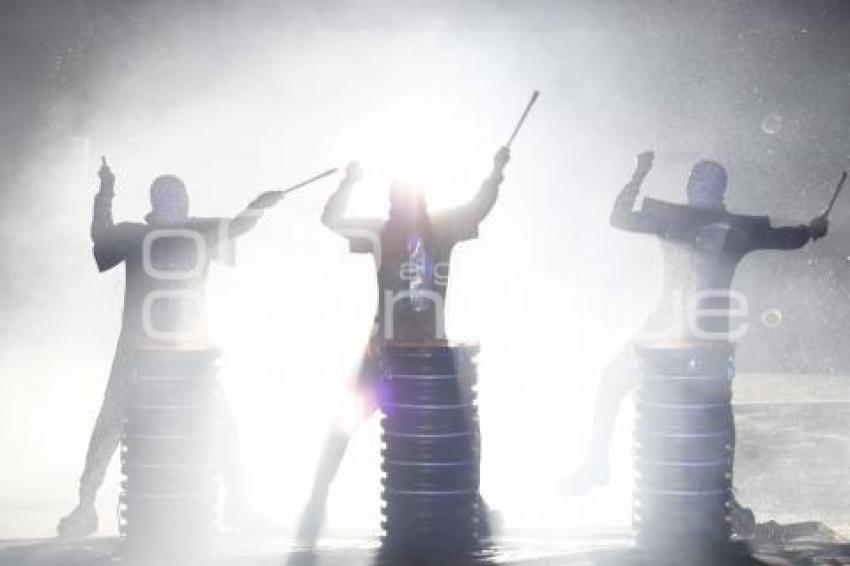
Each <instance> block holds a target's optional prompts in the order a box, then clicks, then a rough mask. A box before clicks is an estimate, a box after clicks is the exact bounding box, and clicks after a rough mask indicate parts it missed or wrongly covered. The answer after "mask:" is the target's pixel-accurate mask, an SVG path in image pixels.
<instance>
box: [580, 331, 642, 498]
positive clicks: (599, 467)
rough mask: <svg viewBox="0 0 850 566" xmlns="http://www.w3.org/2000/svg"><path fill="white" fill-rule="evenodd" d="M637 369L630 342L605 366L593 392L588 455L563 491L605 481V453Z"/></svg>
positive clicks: (606, 459)
mask: <svg viewBox="0 0 850 566" xmlns="http://www.w3.org/2000/svg"><path fill="white" fill-rule="evenodd" d="M639 371H640V368H639V365H638V359H637V356H636V354H635V353H634V346H633V344H632V343H628V344H626V346H625V347H624V348H623V349H622V350H620V352H619V353H618V354H617V356H616V357H615V358H614V360H613V361H612V362H611V363H610V364H608V366H606V368H605V370H604V371H603V373H602V379H601V381H600V383H599V388H598V390H597V392H596V403H595V407H594V413H593V424H592V428H591V432H590V446H589V447H588V454H587V456H586V457H585V459H584V461H583V462H582V464H581V465H579V467H578V468H577V469H576V470H575V471H574V472H573V473H572V475H571V476H570V477H569V478H567V480H566V481H565V482H564V485H563V488H564V491H566V492H568V493H572V494H580V493H584V492H586V491H587V490H589V489H590V488H592V487H594V486H597V485H603V484H605V483H607V481H608V474H609V470H608V453H609V450H610V446H611V436H612V435H613V433H614V424H615V422H616V420H617V414H618V413H619V410H620V404H621V402H622V401H623V399H624V398H625V397H626V395H628V394H629V393H630V392H631V390H632V389H634V386H635V384H636V382H637V377H638V372H639Z"/></svg>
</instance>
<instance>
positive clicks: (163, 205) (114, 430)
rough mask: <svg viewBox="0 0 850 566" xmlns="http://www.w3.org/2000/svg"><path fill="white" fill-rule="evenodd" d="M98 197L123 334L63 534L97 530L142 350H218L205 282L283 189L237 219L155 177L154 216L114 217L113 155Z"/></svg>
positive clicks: (233, 457)
mask: <svg viewBox="0 0 850 566" xmlns="http://www.w3.org/2000/svg"><path fill="white" fill-rule="evenodd" d="M98 175H99V176H100V191H99V192H98V193H97V195H96V196H95V198H94V214H93V218H92V225H91V237H92V241H93V242H94V250H93V251H94V257H95V261H96V263H97V267H98V269H99V270H100V271H106V270H109V269H112V268H113V267H115V266H117V265H119V264H121V263H124V265H125V269H126V283H125V290H124V312H123V320H122V326H121V334H120V336H119V339H118V346H117V349H116V352H115V359H114V361H113V363H112V371H111V373H110V376H109V383H108V385H107V387H106V394H105V396H104V399H103V405H102V406H101V409H100V414H99V415H98V417H97V421H96V423H95V426H94V430H93V431H92V436H91V441H90V443H89V448H88V454H87V455H86V464H85V469H84V471H83V474H82V477H81V478H80V500H79V504H78V505H77V507H76V508H75V509H74V510H73V511H72V512H71V514H70V515H68V516H67V517H65V518H63V519H62V520H61V521H60V522H59V527H58V531H59V534H60V535H63V536H85V535H88V534H91V533H93V532H94V531H95V530H97V525H98V518H97V513H96V511H95V496H96V494H97V490H98V489H99V488H100V486H101V484H102V483H103V478H104V475H105V473H106V469H107V467H108V465H109V461H110V460H111V458H112V455H113V454H114V453H115V449H116V448H117V447H118V444H119V442H120V440H121V435H122V427H123V423H124V419H125V412H126V405H127V399H126V396H127V391H128V379H129V378H130V377H131V376H132V374H133V363H132V356H131V355H130V353H131V352H132V351H133V350H159V351H161V350H171V349H177V350H187V349H201V350H203V349H212V345H211V344H210V342H209V339H208V336H207V334H206V324H205V320H204V288H205V285H206V275H207V270H208V267H209V261H210V259H216V260H219V261H230V260H231V259H232V249H231V247H232V244H233V240H234V239H235V238H237V237H239V236H240V235H242V234H244V233H246V232H247V231H249V230H250V229H251V228H253V227H254V225H255V224H256V223H257V220H258V219H259V217H260V215H262V212H263V210H264V209H266V208H268V207H270V206H272V205H274V204H275V203H277V201H278V200H280V198H281V194H280V192H279V191H271V192H267V193H263V194H262V195H260V196H259V197H258V198H257V199H256V200H254V201H253V202H252V203H251V204H250V205H249V206H248V208H247V209H246V210H245V211H243V212H242V213H240V214H239V215H238V216H236V217H235V218H233V219H226V218H195V217H190V216H189V197H188V194H187V191H186V187H185V185H184V184H183V182H182V181H181V180H180V179H179V178H177V177H174V176H172V175H163V176H161V177H158V178H157V179H156V180H154V182H153V184H152V185H151V189H150V197H151V207H152V210H151V212H150V213H149V214H148V215H147V216H146V217H145V222H144V223H139V222H121V223H119V224H115V223H114V222H113V220H112V199H113V197H114V196H115V192H114V185H115V176H114V175H113V173H112V171H111V170H110V169H109V167H108V166H107V165H106V161H105V160H104V163H103V166H102V167H101V169H100V171H99V173H98ZM225 413H226V418H225V421H226V422H225V423H224V436H225V438H224V441H223V443H224V446H223V452H224V459H225V462H224V479H225V483H226V487H227V490H228V497H227V505H226V507H225V517H226V519H227V518H229V519H231V520H236V519H238V518H240V517H244V511H245V506H244V499H243V495H244V494H243V490H242V472H241V468H240V458H239V455H238V441H237V438H236V430H235V426H234V423H233V421H232V418H231V417H230V414H229V411H227V410H226V408H225Z"/></svg>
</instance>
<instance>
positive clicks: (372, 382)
mask: <svg viewBox="0 0 850 566" xmlns="http://www.w3.org/2000/svg"><path fill="white" fill-rule="evenodd" d="M509 158H510V152H509V150H508V148H507V147H503V148H501V149H500V150H499V151H498V152H497V153H496V156H495V158H494V163H493V171H492V172H491V173H490V176H489V177H487V179H485V180H484V183H483V184H482V185H481V189H480V190H479V191H478V193H477V194H476V195H475V197H474V198H473V199H472V200H471V201H470V202H468V203H466V204H464V205H461V206H458V207H456V208H452V209H449V210H446V211H443V212H438V213H435V214H431V213H429V212H428V210H427V207H426V202H425V198H424V196H423V194H422V193H421V192H420V191H419V190H417V189H414V188H412V187H407V186H403V185H401V184H399V183H394V184H393V185H392V187H391V188H390V210H389V217H388V219H387V220H386V221H384V220H381V219H377V218H375V219H364V218H359V219H358V218H348V217H346V216H344V212H345V208H346V204H347V203H348V199H349V196H350V195H351V190H352V188H353V187H354V184H355V183H356V182H357V181H358V180H360V178H361V176H362V173H361V171H360V167H359V166H358V165H357V164H356V163H352V164H350V165H349V166H348V169H347V171H346V176H345V179H343V181H342V183H341V184H340V186H339V189H338V190H337V191H336V193H334V194H333V195H332V196H331V197H330V199H329V200H328V203H327V205H326V206H325V211H324V214H323V215H322V222H323V223H324V224H325V225H326V226H327V227H328V228H330V229H331V230H333V231H334V232H336V233H338V234H340V235H341V236H343V237H345V238H347V239H348V241H349V246H350V249H351V251H352V252H353V253H369V254H372V255H373V257H374V259H375V263H376V268H377V270H376V271H377V283H378V308H377V312H376V313H375V321H374V325H373V328H372V337H371V339H370V340H369V344H368V346H367V348H366V353H365V355H364V356H363V360H362V362H361V365H360V369H359V371H358V372H357V375H356V379H355V383H354V386H353V389H354V391H353V392H352V394H353V395H354V396H355V397H356V399H358V400H359V401H360V402H361V403H362V409H363V410H362V420H360V421H359V422H357V423H356V426H359V425H360V424H362V422H364V421H365V420H366V419H368V418H369V416H371V415H372V414H373V413H374V412H375V410H376V409H377V406H378V405H377V393H378V392H377V390H376V389H377V380H378V377H379V376H380V375H381V372H382V371H383V363H382V359H381V350H382V345H383V344H385V343H386V342H391V341H395V342H398V343H414V344H421V343H429V342H430V343H434V342H444V341H445V326H444V312H445V311H444V301H445V298H446V291H447V288H448V276H449V262H450V259H451V253H452V249H453V248H454V246H455V244H457V243H458V242H463V241H465V240H471V239H475V238H476V237H477V236H478V225H479V224H480V223H481V221H482V220H484V218H485V217H486V216H487V214H488V213H489V212H490V209H492V208H493V205H494V204H495V203H496V198H497V197H498V194H499V185H500V184H501V183H502V179H503V176H502V173H503V170H504V167H505V164H506V163H507V162H508V159H509ZM351 428H352V427H348V428H347V427H346V423H345V422H344V421H343V419H342V416H340V417H338V419H337V420H336V421H335V422H334V423H333V426H332V428H331V431H330V433H329V435H328V438H327V439H326V441H325V448H324V451H323V453H322V456H321V458H320V462H319V466H318V471H317V473H316V478H315V482H314V485H313V489H312V492H311V494H310V498H309V501H308V503H307V506H306V509H305V511H304V514H303V516H302V519H301V524H300V526H299V531H298V540H299V542H300V543H301V544H302V545H305V546H308V547H312V545H313V544H314V543H315V541H316V538H317V537H318V533H319V529H320V528H321V524H322V521H323V518H324V512H325V502H326V500H327V495H328V490H329V489H330V485H331V483H332V482H333V479H334V477H335V476H336V473H337V470H338V469H339V464H340V462H341V461H342V457H343V455H344V454H345V450H346V447H347V446H348V441H349V438H350V435H351V434H352V433H353V431H352V430H351ZM482 507H483V505H482Z"/></svg>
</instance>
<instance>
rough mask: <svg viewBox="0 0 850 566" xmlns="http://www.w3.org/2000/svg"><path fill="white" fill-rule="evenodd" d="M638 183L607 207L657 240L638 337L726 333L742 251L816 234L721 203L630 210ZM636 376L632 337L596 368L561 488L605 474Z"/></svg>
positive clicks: (646, 204)
mask: <svg viewBox="0 0 850 566" xmlns="http://www.w3.org/2000/svg"><path fill="white" fill-rule="evenodd" d="M703 163H706V162H703ZM717 167H719V165H717ZM723 183H724V185H725V173H724V174H723ZM639 188H640V180H638V179H636V180H633V181H632V182H630V183H629V184H627V185H626V186H625V187H624V188H623V190H622V192H621V193H620V195H619V196H618V197H617V200H616V201H615V203H614V207H613V210H612V212H611V225H612V226H614V227H615V228H619V229H621V230H626V231H629V232H637V233H644V234H653V235H655V236H657V237H658V238H659V240H660V242H661V246H662V258H663V269H664V275H663V290H662V294H661V299H660V302H659V304H658V305H657V307H656V309H655V310H654V311H653V312H652V313H651V314H650V315H649V316H648V317H647V320H646V322H645V324H644V327H643V329H642V330H641V332H640V333H639V335H638V337H637V339H638V340H646V339H652V340H661V341H666V340H673V341H678V340H683V341H687V340H693V339H709V340H710V339H720V340H725V339H727V338H728V335H729V333H730V332H732V331H734V325H730V317H729V310H730V308H733V309H734V308H737V307H739V306H741V305H737V304H735V302H734V296H733V295H730V293H729V292H730V287H731V284H732V280H733V277H734V275H735V269H736V268H737V266H738V263H739V262H740V261H741V260H742V259H743V258H744V256H745V255H746V254H748V253H750V252H753V251H758V250H770V249H775V250H792V249H798V248H800V247H802V246H804V245H805V244H806V243H807V242H808V241H809V240H810V239H812V238H816V237H820V236H822V235H823V234H822V233H818V232H817V231H813V229H812V227H811V225H799V226H790V227H778V228H775V227H773V226H771V223H770V220H769V219H768V218H767V217H761V216H744V215H738V214H732V213H730V212H728V211H726V210H725V209H724V208H723V207H722V204H721V205H720V206H719V207H714V208H700V207H696V206H691V205H680V204H673V203H668V202H663V201H659V200H656V199H652V198H644V199H643V203H642V206H641V209H640V210H634V205H635V201H636V200H637V197H638V192H639ZM724 188H725V186H724ZM712 311H713V312H712ZM637 375H639V364H638V360H637V357H636V355H635V351H634V343H633V342H630V343H627V344H626V345H625V346H624V347H623V349H622V350H621V351H620V353H619V354H618V355H617V356H616V357H615V359H614V360H613V361H612V362H611V363H610V364H609V365H608V366H606V368H605V370H604V372H603V375H602V379H601V382H600V385H599V389H598V391H597V396H596V406H595V410H594V417H593V425H592V432H591V443H590V454H589V456H588V457H587V459H586V461H585V462H584V463H583V464H582V466H581V467H580V468H579V469H578V470H577V471H576V472H575V473H574V475H573V477H572V478H571V480H570V481H569V482H568V484H567V486H566V487H567V490H568V491H572V492H582V491H584V490H586V489H587V488H589V487H591V486H592V485H594V484H601V483H604V482H605V481H607V474H608V449H609V444H610V440H611V434H612V432H613V426H614V421H615V418H616V416H617V412H618V407H619V405H620V402H621V401H622V399H623V398H624V397H625V396H626V395H627V394H628V393H629V392H630V391H631V390H632V389H633V387H634V386H635V380H636V377H637Z"/></svg>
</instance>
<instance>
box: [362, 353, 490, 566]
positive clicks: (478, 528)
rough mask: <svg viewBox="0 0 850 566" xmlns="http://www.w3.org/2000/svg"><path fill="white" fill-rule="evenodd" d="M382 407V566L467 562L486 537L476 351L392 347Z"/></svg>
mask: <svg viewBox="0 0 850 566" xmlns="http://www.w3.org/2000/svg"><path fill="white" fill-rule="evenodd" d="M386 348H387V350H386V355H385V359H386V360H387V367H386V368H385V369H386V371H385V373H384V375H383V376H382V378H381V384H380V390H379V404H380V407H381V410H382V412H383V419H382V421H381V428H382V432H383V434H382V439H383V445H384V446H383V451H382V456H383V465H382V470H383V472H384V474H383V482H382V483H383V503H384V507H383V515H384V521H383V531H384V536H383V539H382V547H381V561H382V563H386V564H422V563H447V561H458V560H460V561H463V560H465V559H469V558H472V557H474V556H476V555H477V554H478V553H479V552H480V551H481V549H482V539H483V538H484V534H485V533H486V532H487V525H486V520H484V519H483V518H482V517H484V515H485V514H484V512H483V511H484V510H483V509H482V503H481V498H480V495H479V489H478V487H479V462H480V439H479V426H478V414H477V405H476V400H475V391H474V385H475V380H476V368H475V361H474V358H475V356H476V354H477V352H478V350H477V348H476V347H471V346H458V345H448V344H437V345H427V346H426V345H395V346H394V345H389V346H387V347H386Z"/></svg>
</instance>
